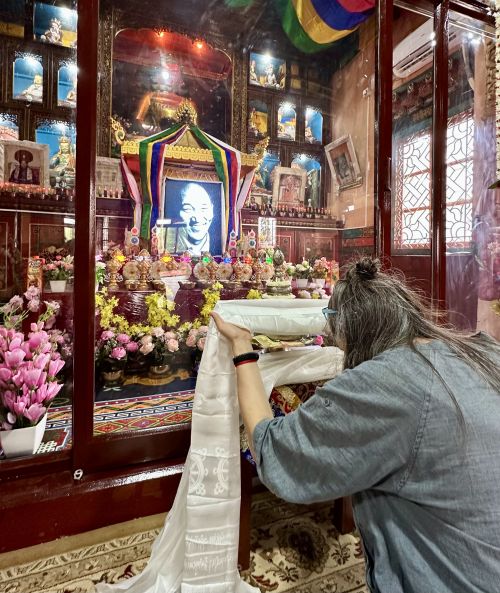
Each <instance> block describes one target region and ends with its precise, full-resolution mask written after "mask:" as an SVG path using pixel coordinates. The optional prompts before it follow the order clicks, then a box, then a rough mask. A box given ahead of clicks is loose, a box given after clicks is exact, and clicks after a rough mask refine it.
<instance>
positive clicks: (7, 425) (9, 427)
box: [2, 420, 15, 430]
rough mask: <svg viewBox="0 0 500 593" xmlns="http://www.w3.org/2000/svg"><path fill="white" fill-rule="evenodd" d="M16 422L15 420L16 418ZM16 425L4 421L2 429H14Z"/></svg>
mask: <svg viewBox="0 0 500 593" xmlns="http://www.w3.org/2000/svg"><path fill="white" fill-rule="evenodd" d="M14 422H15V420H14ZM13 428H14V427H13V426H12V424H9V423H8V422H2V430H12V429H13Z"/></svg>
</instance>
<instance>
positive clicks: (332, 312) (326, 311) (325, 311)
mask: <svg viewBox="0 0 500 593" xmlns="http://www.w3.org/2000/svg"><path fill="white" fill-rule="evenodd" d="M321 312H322V313H323V315H324V316H325V319H326V320H327V321H328V318H329V317H330V316H333V315H337V313H338V311H337V309H330V307H325V308H324V309H321Z"/></svg>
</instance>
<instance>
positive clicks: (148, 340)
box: [141, 334, 153, 352]
mask: <svg viewBox="0 0 500 593" xmlns="http://www.w3.org/2000/svg"><path fill="white" fill-rule="evenodd" d="M152 342H153V336H150V335H149V334H148V335H146V336H142V338H141V344H142V345H143V346H145V345H146V344H151V343H152ZM150 352H151V351H150Z"/></svg>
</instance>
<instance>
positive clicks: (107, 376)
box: [102, 369, 123, 386]
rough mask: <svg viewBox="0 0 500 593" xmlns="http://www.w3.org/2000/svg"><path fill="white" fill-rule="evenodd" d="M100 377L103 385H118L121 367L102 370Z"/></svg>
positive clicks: (120, 378)
mask: <svg viewBox="0 0 500 593" xmlns="http://www.w3.org/2000/svg"><path fill="white" fill-rule="evenodd" d="M102 379H103V381H104V384H105V385H108V386H110V385H120V384H121V383H122V380H123V369H114V370H109V371H102Z"/></svg>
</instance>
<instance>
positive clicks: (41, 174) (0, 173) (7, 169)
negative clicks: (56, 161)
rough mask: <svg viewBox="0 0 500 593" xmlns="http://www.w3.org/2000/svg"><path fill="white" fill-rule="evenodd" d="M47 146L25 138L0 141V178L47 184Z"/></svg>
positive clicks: (26, 183)
mask: <svg viewBox="0 0 500 593" xmlns="http://www.w3.org/2000/svg"><path fill="white" fill-rule="evenodd" d="M47 165H48V149H47V146H44V145H42V144H38V143H36V142H29V141H27V140H24V141H19V140H5V141H3V142H0V180H1V181H2V182H4V183H17V184H20V185H37V186H43V187H47V185H48V181H49V178H48V167H47Z"/></svg>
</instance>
